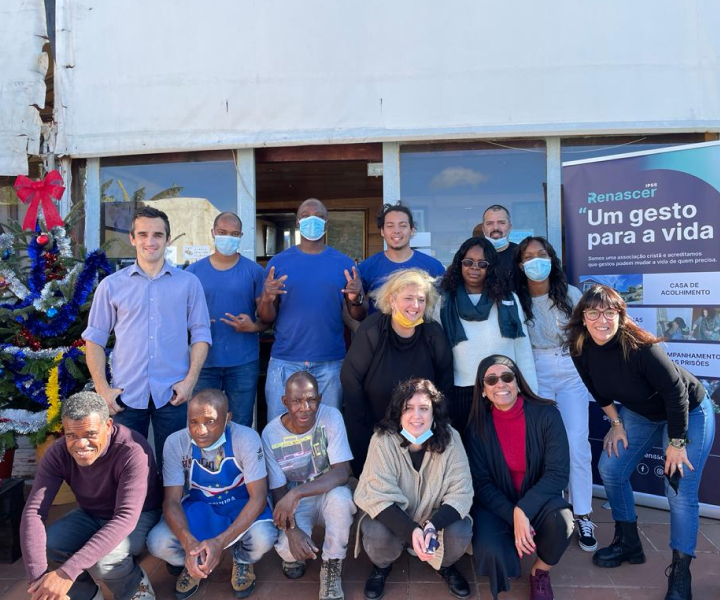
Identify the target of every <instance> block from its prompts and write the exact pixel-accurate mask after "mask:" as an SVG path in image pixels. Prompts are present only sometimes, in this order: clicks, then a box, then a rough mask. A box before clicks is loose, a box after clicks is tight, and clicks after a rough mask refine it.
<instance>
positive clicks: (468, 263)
mask: <svg viewBox="0 0 720 600" xmlns="http://www.w3.org/2000/svg"><path fill="white" fill-rule="evenodd" d="M461 264H462V266H463V267H467V268H468V269H470V268H472V267H475V268H477V269H487V268H488V267H489V266H490V263H489V262H488V261H486V260H473V259H472V258H463V259H462V261H461Z"/></svg>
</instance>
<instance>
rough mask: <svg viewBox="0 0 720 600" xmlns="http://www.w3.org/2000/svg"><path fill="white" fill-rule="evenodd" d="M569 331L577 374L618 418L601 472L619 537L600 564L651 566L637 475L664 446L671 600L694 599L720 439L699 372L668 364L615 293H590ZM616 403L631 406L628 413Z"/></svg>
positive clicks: (597, 559)
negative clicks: (704, 512) (702, 513)
mask: <svg viewBox="0 0 720 600" xmlns="http://www.w3.org/2000/svg"><path fill="white" fill-rule="evenodd" d="M566 331H567V334H568V335H567V343H568V347H569V348H570V355H571V356H572V358H573V361H574V363H575V367H576V368H577V370H578V373H579V374H580V377H582V379H583V381H584V382H585V385H586V386H587V388H588V390H590V393H591V394H592V395H593V397H594V398H595V400H596V401H597V403H598V404H599V405H600V407H601V408H602V410H603V411H604V412H605V415H606V416H607V418H608V420H609V421H610V429H609V430H608V433H607V435H606V436H605V440H604V449H605V452H603V453H602V455H601V457H600V462H599V464H598V470H599V471H600V476H601V477H602V480H603V485H604V486H605V492H606V493H607V497H608V501H609V502H610V508H611V509H612V515H613V519H614V520H615V537H614V539H613V541H612V543H611V544H610V545H609V546H607V547H606V548H601V549H600V550H598V551H597V552H596V553H595V555H594V556H593V562H594V563H595V564H596V565H597V566H598V567H604V568H609V567H617V566H619V565H620V564H621V563H622V562H629V563H631V564H638V563H644V562H645V554H644V552H643V548H642V544H641V542H640V536H639V534H638V529H637V516H636V514H635V503H634V498H633V491H632V487H631V486H630V475H631V474H632V473H633V472H634V471H635V467H637V465H638V463H639V462H640V461H641V460H642V458H643V456H644V455H645V453H646V452H647V451H649V450H650V449H651V448H653V447H656V446H657V447H664V448H665V474H666V476H667V478H668V484H667V485H666V486H665V490H666V494H667V497H668V501H669V503H670V547H671V548H672V550H673V559H672V564H671V568H670V569H669V571H668V576H669V580H668V592H667V595H666V596H665V598H666V600H683V599H689V598H692V594H691V591H690V587H691V586H690V583H691V578H690V562H691V561H692V558H693V556H694V555H695V544H696V543H697V534H698V527H699V506H698V487H699V485H700V478H701V477H702V471H703V468H704V466H705V463H706V461H707V458H708V455H709V453H710V449H711V448H712V444H713V439H714V437H715V415H714V413H713V408H712V403H711V402H710V398H708V396H707V393H706V392H705V388H703V386H702V384H701V383H700V382H699V381H698V380H697V379H696V378H695V377H694V376H693V375H691V374H690V373H688V372H687V371H686V370H685V369H683V368H682V367H680V366H678V365H676V364H675V363H674V362H672V361H671V360H670V358H668V356H667V354H665V351H664V350H663V349H662V348H661V347H660V345H659V344H658V342H660V341H662V340H661V339H659V338H657V337H655V336H654V335H652V334H650V333H648V332H647V331H645V330H643V329H641V328H640V327H638V325H636V324H635V322H634V321H633V320H632V319H631V318H630V317H629V316H628V314H627V306H626V305H625V301H624V300H623V299H622V297H621V296H620V295H619V294H618V293H617V292H616V291H615V290H614V289H612V288H610V287H607V286H604V285H594V286H592V287H591V288H590V289H589V290H587V291H586V292H585V294H584V295H583V297H582V298H580V302H578V304H577V305H576V306H575V309H574V310H573V314H572V316H571V317H570V321H569V322H568V324H567V327H566ZM615 402H619V403H620V404H622V405H623V407H622V408H621V409H620V412H618V409H617V408H616V406H615Z"/></svg>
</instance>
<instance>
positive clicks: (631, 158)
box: [563, 142, 720, 514]
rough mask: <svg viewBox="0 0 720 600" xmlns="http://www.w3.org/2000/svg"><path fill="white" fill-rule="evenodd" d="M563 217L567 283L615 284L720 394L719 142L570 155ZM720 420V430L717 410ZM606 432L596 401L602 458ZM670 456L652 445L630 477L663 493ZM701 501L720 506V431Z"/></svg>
mask: <svg viewBox="0 0 720 600" xmlns="http://www.w3.org/2000/svg"><path fill="white" fill-rule="evenodd" d="M563 217H564V230H565V257H566V265H567V269H568V276H569V280H570V283H572V284H573V285H575V286H577V287H578V288H579V289H580V290H581V291H583V292H584V291H585V290H587V289H588V288H589V287H591V286H592V285H593V284H595V283H601V284H605V285H609V286H611V287H613V288H614V289H615V290H617V291H618V292H619V293H620V295H621V296H622V297H623V298H624V299H625V301H626V302H627V304H628V314H629V315H630V317H632V318H633V319H634V320H635V321H636V322H637V323H638V324H639V325H640V326H641V327H643V328H644V329H646V330H648V331H650V332H651V333H653V334H655V335H657V336H658V337H663V338H665V339H666V342H665V344H664V349H665V350H666V352H667V354H668V355H669V356H670V358H671V359H672V360H673V361H675V362H676V363H677V364H679V365H682V366H683V367H685V368H686V369H687V370H688V371H690V372H691V373H693V374H694V375H695V376H696V377H698V378H699V379H700V380H701V381H702V383H703V385H704V386H705V388H706V389H707V390H708V392H709V393H710V394H711V396H712V397H713V398H714V399H717V398H718V395H719V394H720V389H718V388H719V386H720V142H711V143H706V144H694V145H688V146H677V147H674V148H667V149H663V150H654V151H650V152H637V153H633V154H623V155H618V156H609V157H604V158H600V159H591V160H587V161H573V162H566V163H563ZM716 426H717V429H718V431H720V418H718V415H716ZM606 431H607V423H603V413H602V411H601V410H600V408H599V407H598V406H596V405H594V404H593V406H591V425H590V436H591V444H592V446H593V456H594V462H595V466H597V460H598V458H599V453H600V451H601V450H602V438H603V436H604V434H605V432H606ZM630 443H632V442H630ZM663 464H664V448H663V447H657V448H653V449H651V451H650V452H648V453H647V454H646V455H645V458H644V460H643V461H641V463H640V464H639V465H638V468H637V472H636V473H635V474H634V475H633V478H632V484H633V489H634V490H635V491H636V492H642V493H646V494H653V495H664V476H663ZM595 476H596V481H595V482H596V483H600V480H599V478H597V471H596V472H595ZM700 502H701V503H704V504H706V505H709V506H707V507H706V508H710V507H712V508H713V509H717V508H718V507H720V433H719V434H718V436H716V439H715V445H714V447H713V449H712V451H711V455H710V458H709V459H708V463H707V465H706V467H705V470H704V474H703V480H702V484H701V487H700ZM705 512H707V511H705ZM711 512H713V513H714V512H715V510H712V511H711ZM718 514H720V512H718Z"/></svg>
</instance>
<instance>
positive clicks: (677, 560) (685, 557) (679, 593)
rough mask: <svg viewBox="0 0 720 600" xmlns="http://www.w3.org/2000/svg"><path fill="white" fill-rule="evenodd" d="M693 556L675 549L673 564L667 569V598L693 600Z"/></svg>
mask: <svg viewBox="0 0 720 600" xmlns="http://www.w3.org/2000/svg"><path fill="white" fill-rule="evenodd" d="M692 558H693V557H692V556H690V555H689V554H683V553H682V552H680V551H679V550H673V559H672V564H670V565H669V566H668V568H667V569H665V576H666V577H667V578H668V591H667V594H665V600H692V590H691V589H690V586H691V584H692V575H690V562H691V561H692Z"/></svg>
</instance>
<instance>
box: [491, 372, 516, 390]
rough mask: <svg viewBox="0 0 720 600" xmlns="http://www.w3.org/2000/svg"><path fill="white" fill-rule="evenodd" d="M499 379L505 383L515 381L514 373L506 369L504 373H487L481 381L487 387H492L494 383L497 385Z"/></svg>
mask: <svg viewBox="0 0 720 600" xmlns="http://www.w3.org/2000/svg"><path fill="white" fill-rule="evenodd" d="M501 379H502V380H503V381H504V382H505V383H512V382H513V381H515V373H513V372H512V371H507V372H505V373H501V374H500V375H488V376H487V377H486V378H485V379H483V383H484V384H485V385H487V386H489V387H493V386H494V385H497V383H498V381H500V380H501Z"/></svg>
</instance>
